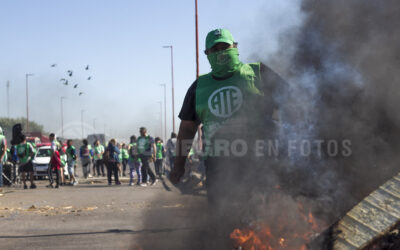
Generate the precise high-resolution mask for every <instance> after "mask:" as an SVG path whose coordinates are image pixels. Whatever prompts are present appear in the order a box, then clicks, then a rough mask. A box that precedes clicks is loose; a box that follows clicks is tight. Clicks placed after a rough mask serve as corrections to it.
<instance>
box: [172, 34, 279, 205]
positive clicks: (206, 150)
mask: <svg viewBox="0 0 400 250" xmlns="http://www.w3.org/2000/svg"><path fill="white" fill-rule="evenodd" d="M205 45H206V49H205V54H206V55H207V58H208V61H209V63H210V65H211V72H210V73H208V74H205V75H201V76H200V77H199V78H198V79H197V80H196V81H195V82H194V83H193V84H192V85H191V86H190V88H189V90H188V91H187V94H186V96H185V100H184V103H183V106H182V109H181V112H180V114H179V118H180V119H181V124H180V127H179V134H178V138H177V153H176V154H177V156H176V158H175V166H174V168H173V170H172V171H171V173H170V180H171V181H172V183H175V184H176V183H178V182H179V180H180V179H181V177H182V176H183V174H184V172H185V169H184V166H185V162H186V159H187V152H188V148H187V145H191V144H192V140H193V138H194V136H195V134H196V132H197V129H198V126H199V125H200V124H202V141H203V154H204V156H203V157H204V159H205V165H206V175H207V180H206V188H207V193H208V199H209V203H211V204H215V202H219V203H221V202H224V199H225V198H224V197H229V195H228V196H227V195H226V193H228V192H235V188H234V187H232V186H239V185H240V182H241V181H243V180H244V179H245V178H244V177H246V175H250V172H252V173H251V174H254V170H253V169H254V164H255V162H256V160H254V159H255V158H256V157H255V156H254V153H255V149H254V148H255V147H254V142H255V141H256V140H258V139H257V138H260V139H264V138H266V136H268V135H270V134H271V133H272V132H271V131H272V130H273V124H274V117H275V115H274V114H277V110H278V109H277V108H278V102H277V101H276V98H275V97H276V96H280V95H282V93H283V92H284V91H283V89H284V87H285V85H286V83H285V82H284V81H283V80H282V78H281V77H280V76H279V75H277V74H276V73H275V72H274V71H272V70H271V69H270V68H268V67H267V66H265V65H263V64H261V63H249V64H244V63H242V62H241V61H240V60H239V52H238V48H237V43H236V41H235V40H234V38H233V36H232V34H231V33H230V32H229V31H228V30H226V29H216V30H213V31H211V32H209V33H208V35H207V38H206V44H205ZM239 139H243V141H244V143H239V144H240V145H239V147H235V146H237V145H236V144H238V142H240V140H239ZM218 140H219V141H218ZM235 140H236V141H235ZM221 141H223V142H225V141H226V142H227V143H225V144H224V145H222V146H221ZM234 143H236V144H234ZM221 147H222V148H223V150H222V151H221V150H220V149H221ZM246 147H247V148H246ZM243 148H245V149H248V150H247V152H245V153H244V154H242V152H237V151H238V150H239V151H240V150H241V149H243ZM242 151H243V150H242ZM243 152H244V151H243ZM232 173H235V174H232ZM228 176H229V178H226V177H228ZM250 179H251V178H250ZM238 184H239V185H238ZM227 199H229V198H227ZM228 202H230V201H229V200H228Z"/></svg>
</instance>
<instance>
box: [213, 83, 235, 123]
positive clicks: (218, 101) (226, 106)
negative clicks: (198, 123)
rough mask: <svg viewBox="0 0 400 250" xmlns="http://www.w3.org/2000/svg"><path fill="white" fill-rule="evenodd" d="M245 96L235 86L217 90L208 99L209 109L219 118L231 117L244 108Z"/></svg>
mask: <svg viewBox="0 0 400 250" xmlns="http://www.w3.org/2000/svg"><path fill="white" fill-rule="evenodd" d="M242 102H243V95H242V92H241V91H240V89H239V88H237V87H234V86H228V87H223V88H220V89H217V90H215V91H214V92H213V93H212V94H211V96H210V97H209V98H208V108H209V109H210V111H211V113H213V114H214V115H215V116H217V117H223V118H226V117H230V116H232V114H233V113H235V112H236V111H238V110H239V108H240V106H242Z"/></svg>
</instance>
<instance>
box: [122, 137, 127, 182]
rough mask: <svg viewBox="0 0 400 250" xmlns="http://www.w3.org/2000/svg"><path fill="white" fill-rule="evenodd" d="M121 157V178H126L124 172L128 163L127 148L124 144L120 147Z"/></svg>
mask: <svg viewBox="0 0 400 250" xmlns="http://www.w3.org/2000/svg"><path fill="white" fill-rule="evenodd" d="M121 153H122V154H121V157H122V176H126V174H125V172H126V166H127V165H128V161H129V152H128V148H127V146H126V145H125V143H122V146H121Z"/></svg>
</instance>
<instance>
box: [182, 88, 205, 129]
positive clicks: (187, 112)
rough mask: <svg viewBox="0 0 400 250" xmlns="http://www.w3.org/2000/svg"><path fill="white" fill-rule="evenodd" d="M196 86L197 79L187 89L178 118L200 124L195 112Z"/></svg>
mask: <svg viewBox="0 0 400 250" xmlns="http://www.w3.org/2000/svg"><path fill="white" fill-rule="evenodd" d="M196 87H197V80H196V81H195V82H194V83H193V84H192V86H190V88H189V89H188V91H187V93H186V96H185V100H184V101H183V105H182V109H181V112H179V116H178V117H179V119H181V120H182V121H194V122H196V123H197V124H200V123H201V122H200V119H199V118H198V116H197V113H196Z"/></svg>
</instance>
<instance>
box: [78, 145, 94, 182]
mask: <svg viewBox="0 0 400 250" xmlns="http://www.w3.org/2000/svg"><path fill="white" fill-rule="evenodd" d="M82 142H83V145H82V146H81V148H80V150H79V156H80V157H81V163H82V171H83V178H85V179H87V178H88V177H89V173H90V164H91V162H92V156H91V153H90V150H91V148H90V147H89V146H90V145H89V144H88V141H87V140H86V139H84V140H83V141H82Z"/></svg>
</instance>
